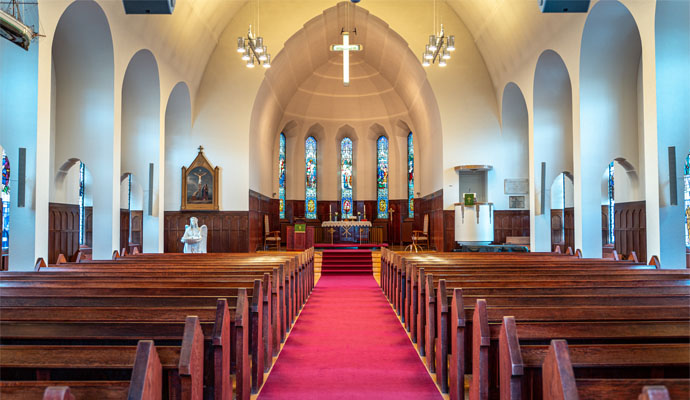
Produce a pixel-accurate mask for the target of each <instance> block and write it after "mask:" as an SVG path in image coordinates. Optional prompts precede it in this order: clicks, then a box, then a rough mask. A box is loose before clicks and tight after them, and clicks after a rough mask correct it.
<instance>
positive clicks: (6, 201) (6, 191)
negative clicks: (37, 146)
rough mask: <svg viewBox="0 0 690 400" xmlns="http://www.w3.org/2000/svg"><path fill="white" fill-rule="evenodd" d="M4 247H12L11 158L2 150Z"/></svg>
mask: <svg viewBox="0 0 690 400" xmlns="http://www.w3.org/2000/svg"><path fill="white" fill-rule="evenodd" d="M0 197H1V198H2V249H3V250H7V249H9V247H10V159H9V158H8V157H7V155H5V152H4V151H3V152H2V189H1V191H0Z"/></svg>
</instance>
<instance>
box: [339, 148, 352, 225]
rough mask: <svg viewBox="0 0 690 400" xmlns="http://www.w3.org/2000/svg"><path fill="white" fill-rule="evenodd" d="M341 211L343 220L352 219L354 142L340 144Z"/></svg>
mask: <svg viewBox="0 0 690 400" xmlns="http://www.w3.org/2000/svg"><path fill="white" fill-rule="evenodd" d="M340 211H341V212H342V216H343V218H349V217H352V140H351V139H350V138H345V139H343V140H342V141H341V142H340Z"/></svg>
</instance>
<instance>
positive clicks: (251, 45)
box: [237, 0, 271, 68]
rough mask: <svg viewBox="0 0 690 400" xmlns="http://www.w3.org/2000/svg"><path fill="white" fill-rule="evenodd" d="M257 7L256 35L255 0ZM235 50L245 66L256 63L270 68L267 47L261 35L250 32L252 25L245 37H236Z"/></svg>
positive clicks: (248, 66) (251, 66) (250, 66)
mask: <svg viewBox="0 0 690 400" xmlns="http://www.w3.org/2000/svg"><path fill="white" fill-rule="evenodd" d="M256 4H257V5H256V9H257V12H256V14H257V18H256V19H257V35H258V31H259V29H258V26H259V24H258V22H259V0H257V2H256ZM237 52H238V53H241V54H242V60H243V61H246V62H247V68H254V66H255V63H254V60H256V64H261V66H263V67H264V68H271V55H270V54H268V49H266V46H265V45H264V38H263V37H261V36H255V35H254V33H253V32H252V26H251V25H249V30H248V31H247V37H246V38H244V37H241V36H240V37H238V38H237Z"/></svg>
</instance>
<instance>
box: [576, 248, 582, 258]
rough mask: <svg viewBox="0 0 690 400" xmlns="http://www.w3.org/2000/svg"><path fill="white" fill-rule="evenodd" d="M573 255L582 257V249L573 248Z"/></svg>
mask: <svg viewBox="0 0 690 400" xmlns="http://www.w3.org/2000/svg"><path fill="white" fill-rule="evenodd" d="M575 257H577V258H582V250H580V249H577V250H575Z"/></svg>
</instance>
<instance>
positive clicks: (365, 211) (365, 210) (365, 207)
mask: <svg viewBox="0 0 690 400" xmlns="http://www.w3.org/2000/svg"><path fill="white" fill-rule="evenodd" d="M366 217H367V205H366V204H365V205H364V218H366Z"/></svg>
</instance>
